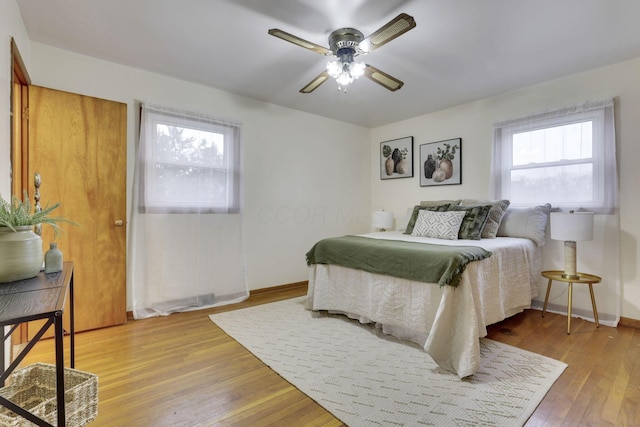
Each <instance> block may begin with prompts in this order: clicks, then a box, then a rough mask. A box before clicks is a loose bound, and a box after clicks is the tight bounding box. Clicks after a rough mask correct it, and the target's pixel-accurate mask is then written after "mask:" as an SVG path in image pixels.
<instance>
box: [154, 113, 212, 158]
mask: <svg viewBox="0 0 640 427" xmlns="http://www.w3.org/2000/svg"><path fill="white" fill-rule="evenodd" d="M156 132H157V144H156V156H155V157H156V160H158V161H159V162H161V163H176V164H191V165H195V166H209V167H224V135H223V134H220V133H214V132H209V131H204V130H199V129H189V128H184V127H179V126H170V125H166V124H158V125H157V126H156Z"/></svg>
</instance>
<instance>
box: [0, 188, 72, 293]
mask: <svg viewBox="0 0 640 427" xmlns="http://www.w3.org/2000/svg"><path fill="white" fill-rule="evenodd" d="M58 206H60V203H55V204H53V205H50V206H49V205H47V206H46V207H45V208H43V209H42V210H38V211H36V210H35V209H32V206H31V202H30V201H29V197H28V196H27V193H26V191H25V193H24V199H23V200H20V199H19V198H17V197H16V196H13V197H12V198H11V202H9V201H7V200H5V199H4V198H2V196H1V195H0V283H4V282H13V281H16V280H22V279H28V278H30V277H34V276H36V275H37V274H38V272H39V271H40V270H41V269H42V259H43V255H42V239H41V238H40V236H39V235H37V234H36V233H34V231H33V228H34V226H36V225H38V224H48V225H50V226H52V227H53V229H54V235H57V234H58V233H59V231H60V230H61V228H60V226H59V225H58V223H60V222H67V223H71V224H74V223H73V222H72V221H69V220H67V219H65V218H62V217H54V216H51V212H52V211H53V210H55V209H56V208H58Z"/></svg>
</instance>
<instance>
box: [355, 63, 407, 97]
mask: <svg viewBox="0 0 640 427" xmlns="http://www.w3.org/2000/svg"><path fill="white" fill-rule="evenodd" d="M364 75H365V76H367V77H368V78H369V79H370V80H373V81H374V82H376V83H378V84H379V85H381V86H384V87H386V88H387V89H389V90H390V91H392V92H395V91H396V90H398V89H400V88H401V87H402V85H404V82H402V81H400V80H398V79H396V78H395V77H393V76H391V75H389V74H387V73H385V72H384V71H380V70H378V69H377V68H376V67H374V66H372V65H369V64H367V66H366V68H365V70H364Z"/></svg>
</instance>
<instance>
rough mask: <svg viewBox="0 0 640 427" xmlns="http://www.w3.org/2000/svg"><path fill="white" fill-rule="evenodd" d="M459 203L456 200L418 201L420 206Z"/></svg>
mask: <svg viewBox="0 0 640 427" xmlns="http://www.w3.org/2000/svg"><path fill="white" fill-rule="evenodd" d="M457 204H460V199H458V200H423V201H421V202H420V206H440V205H457Z"/></svg>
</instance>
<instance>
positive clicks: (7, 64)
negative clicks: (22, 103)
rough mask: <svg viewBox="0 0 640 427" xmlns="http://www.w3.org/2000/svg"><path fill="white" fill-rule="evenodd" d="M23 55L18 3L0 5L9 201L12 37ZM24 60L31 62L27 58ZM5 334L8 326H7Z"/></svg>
mask: <svg viewBox="0 0 640 427" xmlns="http://www.w3.org/2000/svg"><path fill="white" fill-rule="evenodd" d="M12 37H13V39H14V41H15V43H16V45H17V46H18V49H19V50H20V53H21V54H22V55H23V56H24V55H27V56H28V54H29V48H30V46H29V38H28V36H27V31H26V30H25V28H24V24H23V23H22V17H21V16H20V11H19V10H18V5H17V4H16V3H15V2H14V1H2V2H0V40H1V42H0V100H1V101H0V194H2V196H3V197H4V198H5V199H6V198H8V197H10V195H11V96H10V93H11V75H12V70H13V64H12V63H11V38H12ZM23 60H24V61H25V62H26V63H28V62H27V59H24V58H23ZM4 329H5V331H4V332H5V333H6V332H7V331H8V327H5V328H4ZM4 346H5V348H4V350H5V353H4V354H5V360H4V363H5V365H4V366H8V364H9V362H10V360H9V357H10V356H11V351H10V347H11V340H7V341H6V342H5V343H4Z"/></svg>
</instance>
